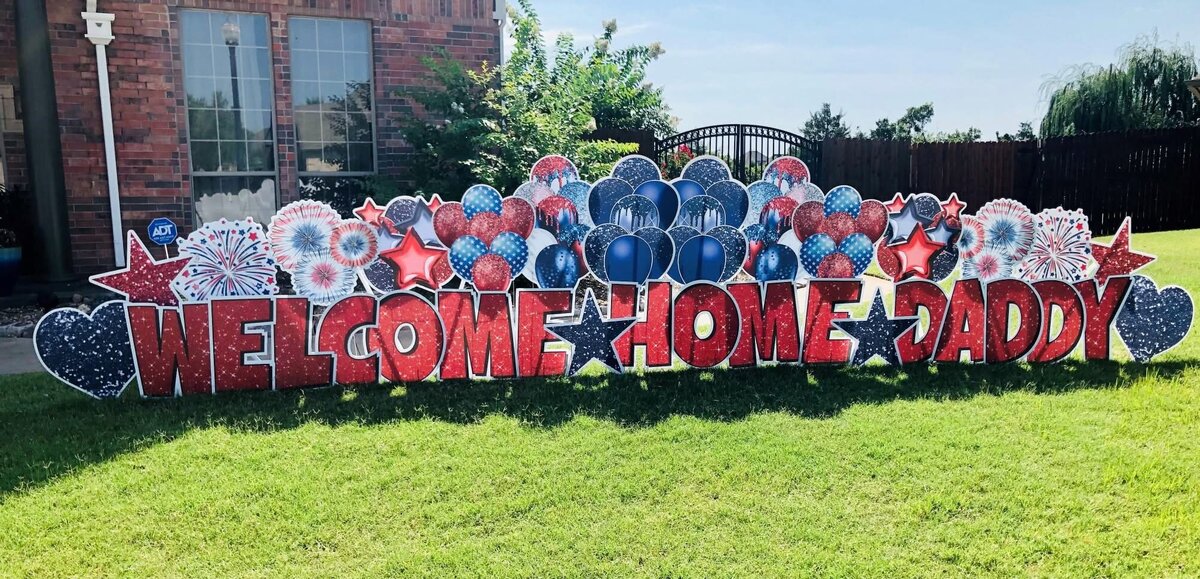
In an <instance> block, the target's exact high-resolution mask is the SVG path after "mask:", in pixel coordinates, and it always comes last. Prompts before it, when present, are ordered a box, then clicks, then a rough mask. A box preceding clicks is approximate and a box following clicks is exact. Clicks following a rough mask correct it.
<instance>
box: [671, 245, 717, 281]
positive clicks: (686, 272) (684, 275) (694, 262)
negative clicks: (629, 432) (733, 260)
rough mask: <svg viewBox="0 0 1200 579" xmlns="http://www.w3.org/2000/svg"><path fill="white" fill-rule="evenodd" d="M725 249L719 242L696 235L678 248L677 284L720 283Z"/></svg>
mask: <svg viewBox="0 0 1200 579" xmlns="http://www.w3.org/2000/svg"><path fill="white" fill-rule="evenodd" d="M725 260H726V256H725V247H724V246H723V245H721V241H720V240H718V239H717V238H715V237H712V236H709V235H697V236H695V237H693V238H691V239H689V240H687V241H685V242H683V246H682V247H680V248H679V255H678V256H677V257H676V261H678V262H679V278H678V279H677V280H676V281H678V282H679V283H692V282H694V281H711V282H718V281H721V275H722V274H723V273H724V271H725V263H726V261H725Z"/></svg>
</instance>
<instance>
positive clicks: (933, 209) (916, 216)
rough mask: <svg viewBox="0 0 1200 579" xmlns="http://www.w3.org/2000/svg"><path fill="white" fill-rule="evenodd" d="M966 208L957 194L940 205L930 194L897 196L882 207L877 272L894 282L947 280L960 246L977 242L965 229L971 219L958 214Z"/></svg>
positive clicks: (955, 261) (957, 256) (956, 261)
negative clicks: (883, 218) (885, 219)
mask: <svg viewBox="0 0 1200 579" xmlns="http://www.w3.org/2000/svg"><path fill="white" fill-rule="evenodd" d="M966 206H967V204H966V203H963V202H961V201H959V200H958V195H957V194H951V195H950V198H949V199H947V200H946V201H941V200H939V199H938V198H937V196H935V195H933V194H932V193H917V194H915V195H909V196H908V197H907V198H906V197H905V196H903V195H901V194H899V193H897V194H896V196H895V197H893V198H892V200H891V201H889V202H888V203H887V204H886V207H887V209H888V227H887V231H886V232H884V236H883V239H881V240H880V241H879V244H878V246H877V248H876V252H877V253H878V255H879V267H880V269H882V270H883V272H884V273H886V274H887V275H888V276H890V277H891V278H892V279H893V280H895V281H900V280H902V279H909V278H919V279H928V280H933V281H941V280H943V279H946V278H947V277H949V276H950V274H951V273H952V272H953V271H954V268H955V267H957V266H958V260H959V253H960V246H961V242H962V241H970V240H971V239H975V240H977V241H981V238H979V237H970V236H971V235H972V234H973V233H974V232H975V230H973V229H970V228H967V227H965V225H966V223H967V222H968V221H969V220H973V219H974V218H972V217H970V216H966V215H963V214H962V210H963V209H965V208H966ZM972 251H974V250H972Z"/></svg>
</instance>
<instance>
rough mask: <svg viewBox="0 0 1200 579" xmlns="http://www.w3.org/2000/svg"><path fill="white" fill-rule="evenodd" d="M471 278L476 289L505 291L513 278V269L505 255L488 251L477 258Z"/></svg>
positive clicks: (472, 267)
mask: <svg viewBox="0 0 1200 579" xmlns="http://www.w3.org/2000/svg"><path fill="white" fill-rule="evenodd" d="M470 279H471V284H472V285H474V286H475V289H477V290H479V291H481V292H492V291H504V290H506V289H508V283H509V281H511V280H512V269H511V268H509V266H508V262H507V261H505V260H504V258H503V257H500V256H499V255H496V254H494V253H488V254H485V255H481V256H480V257H479V259H476V260H475V263H474V264H473V265H472V266H471V278H470Z"/></svg>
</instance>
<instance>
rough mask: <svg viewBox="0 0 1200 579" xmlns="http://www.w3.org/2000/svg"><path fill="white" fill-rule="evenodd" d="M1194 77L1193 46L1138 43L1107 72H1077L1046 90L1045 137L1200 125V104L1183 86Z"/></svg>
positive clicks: (1051, 83) (1122, 53)
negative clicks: (1047, 99) (1047, 100)
mask: <svg viewBox="0 0 1200 579" xmlns="http://www.w3.org/2000/svg"><path fill="white" fill-rule="evenodd" d="M1196 71H1197V65H1196V55H1195V52H1194V51H1193V49H1192V47H1191V46H1190V45H1187V44H1183V45H1172V46H1166V47H1163V46H1159V44H1158V41H1157V38H1148V37H1142V38H1138V39H1137V40H1135V41H1134V42H1133V43H1131V44H1129V45H1127V46H1125V47H1124V48H1123V49H1121V51H1120V52H1119V54H1118V59H1117V62H1116V63H1115V64H1112V65H1109V66H1108V67H1107V68H1099V67H1094V66H1080V67H1074V68H1071V69H1068V70H1067V71H1066V72H1064V73H1063V74H1062V75H1061V76H1060V77H1059V78H1057V79H1054V80H1052V81H1049V82H1048V83H1046V84H1045V85H1043V87H1042V90H1043V92H1044V93H1046V94H1048V95H1049V106H1048V108H1047V111H1046V116H1045V117H1043V118H1042V123H1041V135H1042V137H1043V138H1045V137H1054V136H1065V135H1076V134H1081V133H1095V132H1099V131H1125V130H1131V129H1157V128H1169V127H1180V126H1196V125H1200V103H1198V102H1197V101H1196V99H1195V98H1193V97H1192V95H1191V94H1190V93H1189V92H1188V90H1187V86H1186V85H1185V82H1186V81H1187V80H1189V79H1191V78H1192V77H1194V76H1196Z"/></svg>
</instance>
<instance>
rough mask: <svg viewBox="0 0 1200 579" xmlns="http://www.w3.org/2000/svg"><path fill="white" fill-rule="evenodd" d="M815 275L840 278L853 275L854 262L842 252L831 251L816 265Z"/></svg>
mask: <svg viewBox="0 0 1200 579" xmlns="http://www.w3.org/2000/svg"><path fill="white" fill-rule="evenodd" d="M817 277H820V278H827V279H842V278H852V277H854V262H853V261H852V260H851V259H850V257H849V256H847V255H846V254H844V253H831V254H829V255H828V256H826V257H825V259H823V260H821V264H820V265H818V266H817Z"/></svg>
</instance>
